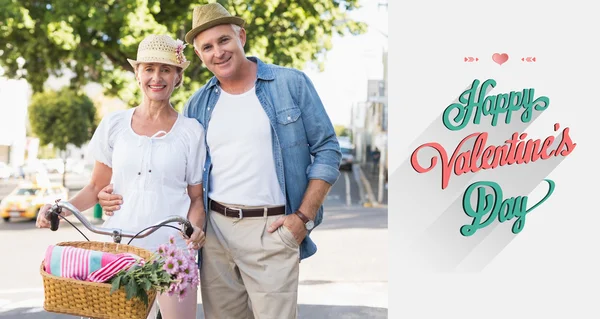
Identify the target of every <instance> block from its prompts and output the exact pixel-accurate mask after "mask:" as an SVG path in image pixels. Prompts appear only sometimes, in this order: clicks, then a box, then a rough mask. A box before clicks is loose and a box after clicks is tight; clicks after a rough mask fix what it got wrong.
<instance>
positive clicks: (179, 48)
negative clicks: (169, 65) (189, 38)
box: [175, 40, 187, 64]
mask: <svg viewBox="0 0 600 319" xmlns="http://www.w3.org/2000/svg"><path fill="white" fill-rule="evenodd" d="M175 44H176V47H175V56H176V57H177V63H179V64H182V63H184V62H187V60H186V58H185V55H184V54H183V49H185V47H186V44H185V43H183V41H181V40H176V41H175Z"/></svg>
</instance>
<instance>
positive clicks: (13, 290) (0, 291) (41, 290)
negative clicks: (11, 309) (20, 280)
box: [0, 288, 44, 295]
mask: <svg viewBox="0 0 600 319" xmlns="http://www.w3.org/2000/svg"><path fill="white" fill-rule="evenodd" d="M23 292H44V288H22V289H7V290H0V295H1V294H18V293H23Z"/></svg>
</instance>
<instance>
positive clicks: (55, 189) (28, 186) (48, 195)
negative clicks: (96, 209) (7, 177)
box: [0, 183, 69, 222]
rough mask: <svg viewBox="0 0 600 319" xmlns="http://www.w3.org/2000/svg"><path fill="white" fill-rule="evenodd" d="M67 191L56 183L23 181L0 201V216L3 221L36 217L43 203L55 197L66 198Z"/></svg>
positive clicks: (51, 200) (53, 199) (52, 200)
mask: <svg viewBox="0 0 600 319" xmlns="http://www.w3.org/2000/svg"><path fill="white" fill-rule="evenodd" d="M68 196H69V191H68V189H67V188H65V187H63V186H62V185H61V184H56V183H45V184H36V183H24V184H21V185H19V186H18V187H17V188H15V189H14V190H13V191H12V192H11V193H10V194H8V195H7V196H6V197H5V198H4V199H3V200H2V202H0V217H2V219H4V221H5V222H8V221H10V219H11V218H28V219H36V218H37V214H38V211H39V210H40V208H41V207H42V206H44V204H50V203H53V202H54V201H55V200H57V199H61V200H67V199H68Z"/></svg>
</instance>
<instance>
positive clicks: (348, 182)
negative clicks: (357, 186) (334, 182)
mask: <svg viewBox="0 0 600 319" xmlns="http://www.w3.org/2000/svg"><path fill="white" fill-rule="evenodd" d="M344 179H345V180H346V206H351V205H352V197H350V176H349V175H348V172H344Z"/></svg>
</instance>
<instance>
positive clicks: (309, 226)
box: [294, 210, 315, 230]
mask: <svg viewBox="0 0 600 319" xmlns="http://www.w3.org/2000/svg"><path fill="white" fill-rule="evenodd" d="M294 214H296V215H297V216H298V217H300V219H301V220H302V222H303V223H304V227H306V230H312V229H313V228H315V222H314V221H312V220H311V219H309V218H308V217H306V215H304V214H302V212H301V211H299V210H297V211H295V212H294Z"/></svg>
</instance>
